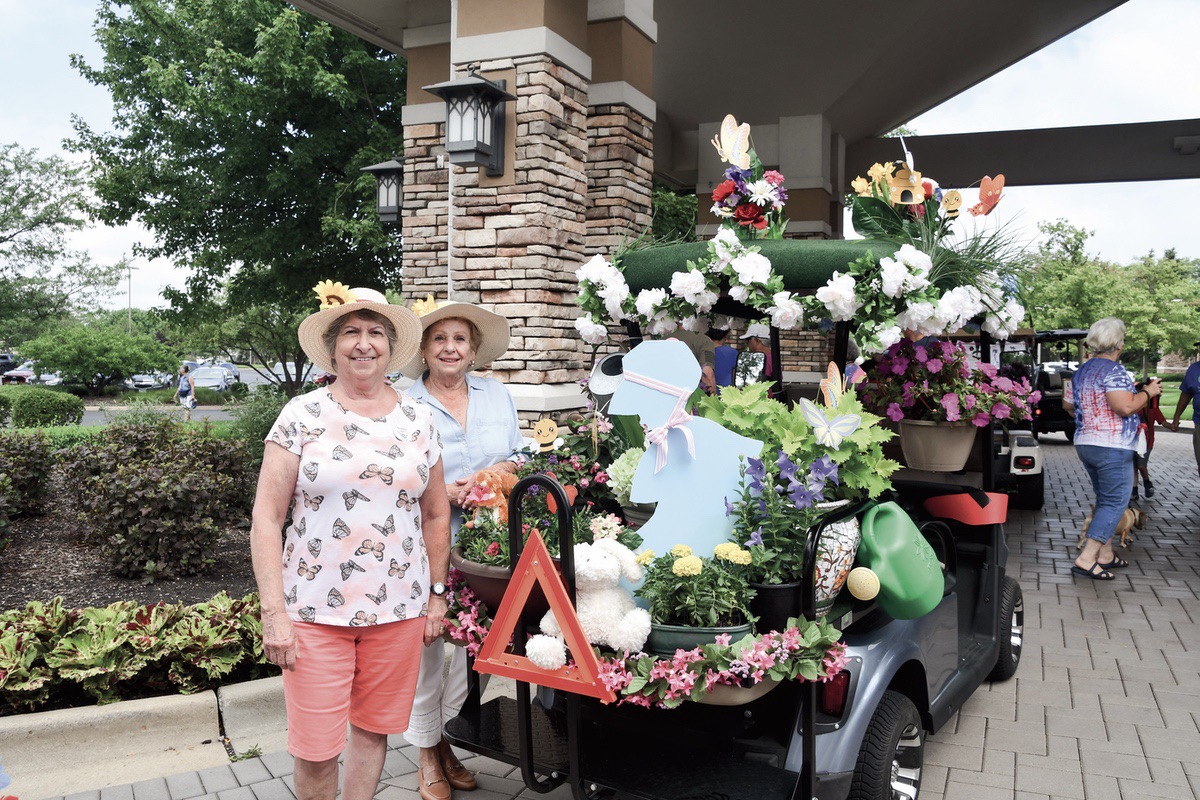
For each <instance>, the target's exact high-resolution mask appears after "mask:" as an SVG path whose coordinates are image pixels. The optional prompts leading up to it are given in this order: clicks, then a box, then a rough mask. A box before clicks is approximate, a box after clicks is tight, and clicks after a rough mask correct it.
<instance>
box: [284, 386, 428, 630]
mask: <svg viewBox="0 0 1200 800" xmlns="http://www.w3.org/2000/svg"><path fill="white" fill-rule="evenodd" d="M397 400H398V402H397V404H396V407H395V408H394V409H393V410H392V411H391V412H390V413H389V414H388V415H387V416H385V417H380V418H374V419H373V418H368V417H363V416H360V415H358V414H355V413H354V412H353V411H350V410H349V409H347V408H345V407H344V406H342V405H341V404H340V403H338V401H337V400H335V399H334V397H333V395H332V394H331V393H330V392H329V390H327V389H318V390H316V391H314V392H309V393H308V394H304V395H300V396H299V397H296V398H293V399H292V400H291V401H290V402H289V403H288V404H287V405H286V406H285V407H284V409H283V412H282V413H281V414H280V415H279V419H278V420H276V421H275V425H274V427H273V428H272V429H271V433H270V434H269V435H268V436H267V438H266V441H267V442H274V443H275V444H277V445H280V446H282V447H285V448H287V450H288V451H289V452H292V453H295V454H297V455H298V456H300V470H299V474H298V475H297V478H296V489H295V492H294V493H293V495H292V499H293V508H292V519H291V524H290V525H288V527H287V530H286V532H285V534H286V538H285V540H284V545H283V564H282V567H283V591H284V599H285V601H286V603H287V610H288V615H289V616H290V617H291V618H292V619H295V620H300V621H304V622H317V623H321V624H326V625H349V626H360V625H377V624H382V623H385V622H396V621H398V620H402V619H409V618H412V617H416V616H421V615H424V614H425V613H426V611H427V607H428V606H427V602H428V598H429V558H428V556H427V555H426V551H425V541H424V539H423V538H422V536H421V508H420V506H419V505H418V502H417V501H418V499H419V498H420V497H421V494H422V493H423V492H424V491H425V488H426V486H427V485H428V483H429V472H430V470H431V469H432V468H433V466H434V465H435V464H437V462H438V459H439V458H441V454H442V445H441V440H440V437H439V435H438V432H437V428H436V427H435V426H434V424H433V419H432V416H431V415H430V412H429V409H428V408H427V407H425V406H423V405H421V404H419V403H416V402H414V401H413V400H412V399H410V398H408V397H406V396H404V395H398V397H397Z"/></svg>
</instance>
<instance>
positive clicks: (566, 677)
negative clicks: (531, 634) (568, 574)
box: [475, 529, 617, 703]
mask: <svg viewBox="0 0 1200 800" xmlns="http://www.w3.org/2000/svg"><path fill="white" fill-rule="evenodd" d="M535 583H537V584H540V585H541V587H542V591H543V592H545V593H546V598H547V599H548V600H549V601H550V611H551V612H553V613H554V618H555V619H556V620H558V627H559V628H560V629H562V632H563V639H564V640H565V641H566V643H567V649H568V650H570V652H571V655H572V656H573V657H574V659H575V663H574V664H568V665H567V666H565V667H563V668H561V669H556V670H545V669H542V668H541V667H539V666H538V665H536V664H534V663H533V662H532V661H530V660H529V659H528V658H526V657H525V656H520V655H516V654H515V653H510V652H508V642H509V640H510V639H512V635H513V631H515V630H516V628H517V620H518V619H520V616H521V612H522V611H524V609H525V604H526V603H527V602H528V601H529V593H530V592H531V591H533V586H534V584H535ZM475 669H476V671H478V672H483V673H487V674H490V675H502V676H504V677H506V678H513V679H514V680H518V681H525V682H526V683H535V684H537V685H538V686H545V687H547V688H551V689H560V690H562V691H564V692H573V693H575V694H582V695H586V696H588V697H595V698H598V699H600V700H603V701H604V702H606V703H611V702H614V701H615V700H616V699H617V696H616V695H615V694H614V693H613V691H612V689H609V688H608V687H607V686H605V685H604V684H603V683H601V682H600V660H599V659H598V658H596V654H595V652H593V651H592V645H591V644H590V643H589V642H588V639H587V636H586V635H585V634H584V632H583V626H582V625H580V624H579V617H578V616H577V615H576V614H575V607H574V606H572V605H571V599H570V597H569V596H568V595H567V587H566V584H564V583H563V579H562V577H561V576H560V575H559V574H558V570H557V569H556V568H555V566H554V561H553V559H551V558H550V551H548V550H547V549H546V543H545V542H544V541H542V535H541V534H540V533H539V532H538V531H537V529H534V530H532V531H530V533H529V539H528V540H527V541H526V542H525V549H524V550H523V551H522V552H521V558H520V559H519V560H518V561H517V567H516V569H514V570H513V575H512V579H511V580H510V581H509V583H508V589H507V590H506V591H505V592H504V599H503V600H502V601H500V609H499V610H498V611H497V612H496V616H495V618H494V619H493V620H492V628H491V630H490V631H489V632H488V635H487V638H485V639H484V640H483V647H482V648H481V649H480V651H479V655H478V656H476V657H475Z"/></svg>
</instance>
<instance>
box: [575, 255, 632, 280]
mask: <svg viewBox="0 0 1200 800" xmlns="http://www.w3.org/2000/svg"><path fill="white" fill-rule="evenodd" d="M614 274H616V275H617V276H618V277H619V276H620V274H621V273H620V272H618V271H617V268H616V267H614V266H613V265H612V264H610V263H608V262H607V261H605V260H604V257H603V256H599V255H595V256H592V258H591V260H590V261H588V262H587V263H586V264H584V265H583V266H582V267H580V268H579V269H577V270H576V271H575V277H576V278H578V279H579V281H580V282H583V281H588V282H589V283H595V284H598V285H601V286H603V285H605V284H608V283H609V282H610V281H612V278H613V275H614Z"/></svg>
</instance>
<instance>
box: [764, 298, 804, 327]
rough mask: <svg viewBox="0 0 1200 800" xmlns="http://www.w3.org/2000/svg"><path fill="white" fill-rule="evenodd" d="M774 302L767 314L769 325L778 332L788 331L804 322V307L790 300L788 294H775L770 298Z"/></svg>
mask: <svg viewBox="0 0 1200 800" xmlns="http://www.w3.org/2000/svg"><path fill="white" fill-rule="evenodd" d="M771 300H772V302H774V304H775V305H774V306H772V307H771V308H770V309H769V310H768V313H769V314H770V315H771V324H772V325H774V326H775V327H776V328H779V329H780V330H785V331H789V330H791V329H792V328H795V327H796V326H798V325H800V324H801V323H802V322H804V307H803V306H801V305H800V303H798V302H796V301H795V300H794V299H792V295H791V294H790V293H789V292H776V293H775V296H774V297H772V298H771Z"/></svg>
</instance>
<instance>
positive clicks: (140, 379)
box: [125, 372, 167, 392]
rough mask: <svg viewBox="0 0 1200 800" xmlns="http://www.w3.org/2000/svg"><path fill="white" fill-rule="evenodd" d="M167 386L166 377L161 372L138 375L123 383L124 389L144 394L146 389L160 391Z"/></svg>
mask: <svg viewBox="0 0 1200 800" xmlns="http://www.w3.org/2000/svg"><path fill="white" fill-rule="evenodd" d="M166 385H167V376H166V375H163V374H162V373H161V372H155V373H140V374H138V375H134V376H133V377H132V378H130V379H129V380H127V381H125V386H126V388H129V389H136V390H137V391H139V392H144V391H146V390H147V389H161V388H163V387H164V386H166Z"/></svg>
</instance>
